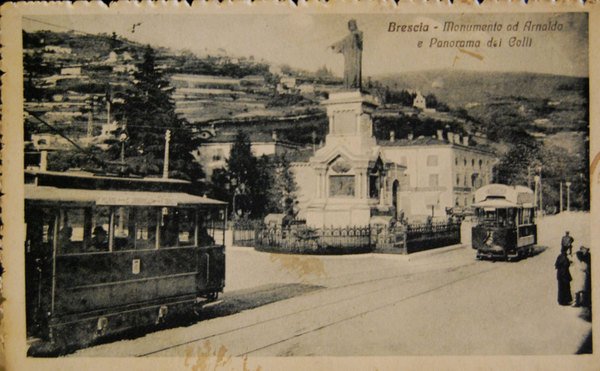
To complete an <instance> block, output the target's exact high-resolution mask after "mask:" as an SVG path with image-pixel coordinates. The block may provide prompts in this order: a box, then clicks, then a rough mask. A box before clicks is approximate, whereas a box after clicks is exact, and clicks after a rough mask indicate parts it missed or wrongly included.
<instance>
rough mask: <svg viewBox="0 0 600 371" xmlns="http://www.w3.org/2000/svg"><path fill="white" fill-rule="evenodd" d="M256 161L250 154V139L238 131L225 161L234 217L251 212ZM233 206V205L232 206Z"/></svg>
mask: <svg viewBox="0 0 600 371" xmlns="http://www.w3.org/2000/svg"><path fill="white" fill-rule="evenodd" d="M256 169H257V159H256V157H254V155H253V154H252V150H251V144H250V138H249V137H248V135H247V134H246V133H245V132H243V131H238V133H237V135H236V137H235V142H234V143H233V146H232V147H231V152H230V154H229V159H227V176H228V178H229V184H230V188H231V195H232V203H233V199H235V210H233V207H232V211H233V212H234V215H235V214H236V213H237V212H238V210H241V212H242V213H244V212H246V213H247V212H250V211H252V205H251V202H252V193H253V191H254V186H255V183H256V177H257V170H256ZM232 206H233V205H232Z"/></svg>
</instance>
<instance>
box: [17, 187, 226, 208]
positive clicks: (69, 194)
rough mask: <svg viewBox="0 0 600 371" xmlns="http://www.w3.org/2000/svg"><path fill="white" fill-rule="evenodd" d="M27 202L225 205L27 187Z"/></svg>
mask: <svg viewBox="0 0 600 371" xmlns="http://www.w3.org/2000/svg"><path fill="white" fill-rule="evenodd" d="M25 199H26V200H36V201H48V202H76V203H91V204H95V205H99V206H100V205H106V206H109V205H110V206H162V207H166V206H185V205H225V202H221V201H217V200H213V199H210V198H207V197H200V196H194V195H190V194H187V193H183V192H136V191H127V192H123V191H114V190H98V189H75V190H74V189H71V188H57V187H47V186H36V185H31V184H26V185H25Z"/></svg>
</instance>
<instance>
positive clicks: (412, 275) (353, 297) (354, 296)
mask: <svg viewBox="0 0 600 371" xmlns="http://www.w3.org/2000/svg"><path fill="white" fill-rule="evenodd" d="M476 264H478V262H475V261H473V262H470V263H468V264H464V265H461V267H462V268H464V267H469V266H473V265H476ZM502 267H503V266H502V265H496V266H494V267H492V268H488V269H485V270H482V271H478V272H475V273H471V274H468V275H466V276H464V277H461V278H459V279H455V280H453V281H450V282H446V283H444V284H443V285H438V286H435V287H433V288H430V289H427V290H425V291H420V292H418V293H415V294H412V295H409V296H407V297H404V298H402V299H400V300H395V301H393V302H390V303H386V304H383V305H380V306H377V307H375V308H370V309H368V310H366V311H361V312H360V313H357V314H353V315H351V316H346V317H344V318H340V319H338V320H336V321H332V322H329V323H326V324H323V325H320V326H317V327H315V328H312V329H309V330H306V331H303V332H301V333H299V334H295V335H293V336H291V337H287V338H285V339H281V340H277V341H274V342H272V343H270V344H267V345H264V346H261V347H257V348H255V349H252V350H249V351H247V352H243V353H240V354H236V356H243V355H246V354H250V353H253V352H256V351H259V350H262V349H266V348H268V347H271V346H274V345H277V344H280V343H283V342H285V341H288V340H290V339H294V338H297V337H300V336H303V335H306V334H309V333H311V332H315V331H319V330H321V329H323V328H327V327H330V326H333V325H335V324H338V323H341V322H344V321H348V320H352V319H354V318H357V317H360V316H363V315H365V314H367V313H371V312H374V311H378V310H381V309H384V308H386V307H390V306H394V305H396V304H398V303H400V302H402V301H406V300H410V299H412V298H415V297H418V296H421V295H425V294H427V293H430V292H433V291H436V290H439V289H442V288H444V287H447V286H450V285H452V284H455V283H457V282H460V281H463V280H466V279H469V278H471V277H473V276H477V275H480V274H484V273H487V272H490V271H492V270H496V269H499V268H502ZM431 273H432V272H431V271H426V272H418V273H414V272H413V273H405V274H396V275H392V276H385V277H377V278H374V279H368V280H364V281H359V282H353V283H349V284H345V285H340V286H334V287H329V288H325V289H323V290H342V289H346V288H349V287H353V286H361V285H365V284H369V283H374V282H382V281H390V280H397V279H401V278H406V277H410V278H411V281H414V280H415V279H417V278H419V276H422V275H426V274H431ZM336 278H338V277H336ZM397 287H398V285H397V284H391V285H386V286H384V287H381V288H379V289H376V290H370V291H368V292H364V293H360V294H351V295H350V296H345V297H343V298H340V299H338V300H334V301H331V302H327V303H325V304H323V303H319V304H317V305H311V306H309V307H307V308H304V309H301V310H297V311H294V312H290V313H286V314H283V315H280V316H276V317H271V318H268V319H265V320H262V321H258V322H253V323H251V324H248V325H244V326H240V327H236V328H234V329H228V330H224V331H221V332H217V333H213V334H210V335H205V336H201V337H198V338H195V339H192V340H188V341H185V342H181V343H177V344H173V345H169V346H167V347H163V348H160V349H156V350H153V351H151V352H146V353H143V354H139V355H137V356H138V357H146V356H151V355H153V354H157V353H161V352H164V351H167V350H170V349H174V348H178V347H181V346H185V345H189V344H192V343H195V342H198V341H202V340H208V339H211V338H214V337H217V336H221V335H226V334H230V333H234V332H236V331H240V330H244V329H248V328H252V327H256V326H261V325H264V324H266V323H269V322H273V321H277V320H281V319H284V318H288V317H294V316H297V315H298V314H302V313H306V312H310V311H312V310H315V309H318V308H320V309H322V308H324V307H328V306H335V305H338V304H341V303H344V302H348V301H352V300H356V299H357V298H360V297H365V296H368V295H373V294H374V293H379V292H383V291H386V290H389V289H391V288H397ZM323 290H318V291H317V292H322V291H323ZM315 293H316V292H315Z"/></svg>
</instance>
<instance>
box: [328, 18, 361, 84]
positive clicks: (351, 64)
mask: <svg viewBox="0 0 600 371" xmlns="http://www.w3.org/2000/svg"><path fill="white" fill-rule="evenodd" d="M348 29H349V30H350V34H349V35H348V36H346V37H344V38H343V39H342V40H340V41H338V42H337V43H335V44H333V45H331V49H333V50H334V51H335V52H336V53H342V54H343V55H344V88H346V89H359V90H360V89H361V87H362V83H361V78H362V76H361V70H362V48H363V34H362V31H359V30H358V26H357V25H356V20H354V19H351V20H350V21H348Z"/></svg>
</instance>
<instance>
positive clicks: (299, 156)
mask: <svg viewBox="0 0 600 371" xmlns="http://www.w3.org/2000/svg"><path fill="white" fill-rule="evenodd" d="M314 155H315V153H314V151H313V149H312V148H300V149H297V150H295V151H290V152H287V153H286V154H285V157H286V158H287V159H288V160H289V161H290V162H308V160H310V158H311V157H312V156H314Z"/></svg>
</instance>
